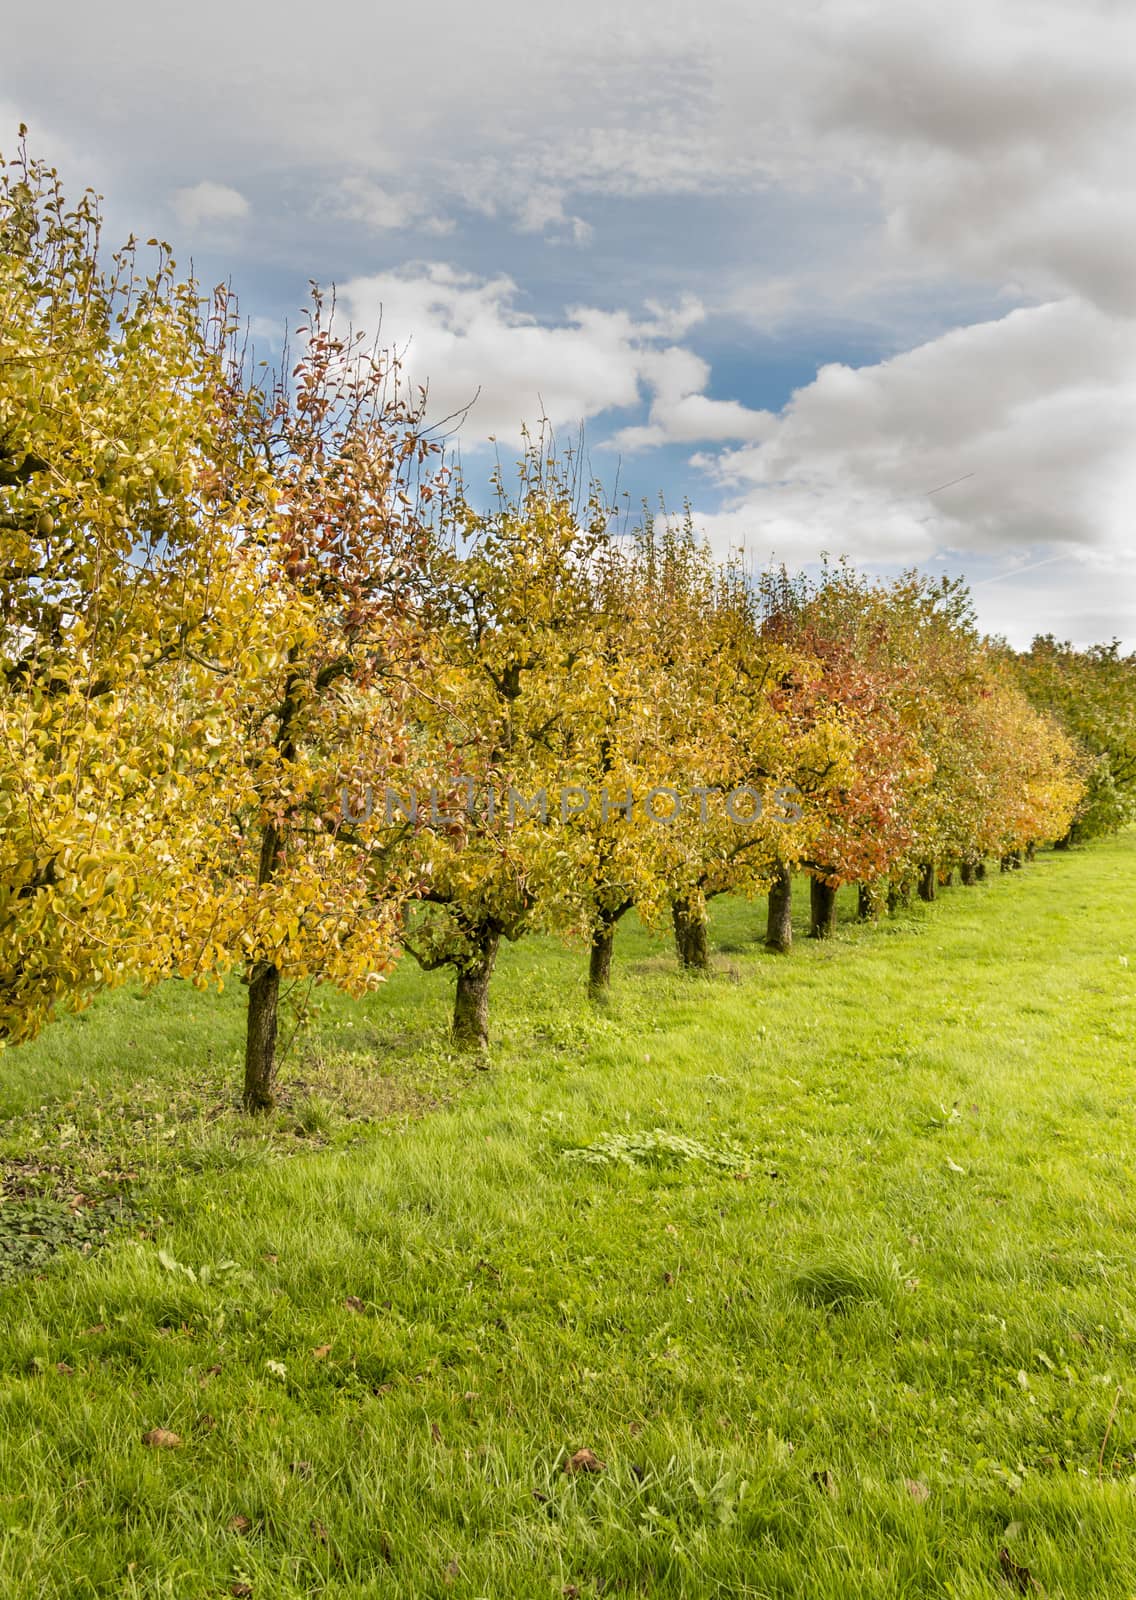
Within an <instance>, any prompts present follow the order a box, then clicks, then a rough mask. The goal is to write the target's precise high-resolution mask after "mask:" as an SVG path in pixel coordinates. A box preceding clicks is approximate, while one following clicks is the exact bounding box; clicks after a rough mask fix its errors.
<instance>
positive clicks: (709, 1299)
mask: <svg viewBox="0 0 1136 1600" xmlns="http://www.w3.org/2000/svg"><path fill="white" fill-rule="evenodd" d="M1134 864H1136V835H1133V834H1128V835H1125V836H1122V837H1121V838H1120V839H1117V840H1115V841H1112V842H1109V843H1106V844H1103V845H1100V846H1097V847H1094V848H1093V849H1092V850H1091V851H1085V852H1077V853H1073V854H1069V855H1065V856H1061V855H1052V854H1046V855H1043V856H1042V857H1040V858H1039V859H1038V861H1037V862H1036V863H1035V864H1034V865H1033V866H1031V867H1029V868H1027V869H1026V870H1025V871H1023V872H1021V873H1015V874H1012V875H1008V876H1005V877H1001V876H995V877H994V878H993V879H992V881H990V882H988V883H987V884H985V885H982V886H979V887H977V888H975V889H969V890H964V889H962V888H956V889H954V890H950V891H947V892H945V893H944V894H943V895H942V897H941V899H940V901H939V902H938V903H937V904H936V905H935V906H934V907H931V908H926V909H925V908H917V909H916V910H915V911H914V912H912V913H911V914H910V915H907V916H904V917H902V918H900V919H897V920H896V921H894V922H891V923H888V922H886V921H885V922H884V923H882V924H881V925H880V927H879V928H877V929H860V928H856V927H854V926H853V925H852V924H851V923H850V922H849V921H847V920H846V921H845V922H844V923H843V924H842V927H841V932H840V934H839V936H838V937H837V939H836V940H834V941H833V942H831V943H830V944H807V943H803V942H802V943H801V944H800V945H799V946H798V947H797V949H796V950H795V951H794V953H793V955H792V956H791V957H790V958H788V959H784V958H778V957H773V956H767V955H766V954H764V952H763V951H762V950H761V947H760V943H759V941H758V939H757V937H756V935H758V934H759V933H760V931H761V923H762V920H763V907H762V906H747V905H745V904H741V903H731V904H728V905H721V906H719V905H717V904H716V905H715V908H714V933H715V937H716V939H717V941H718V945H719V953H718V955H717V958H716V959H717V967H718V972H717V975H716V976H715V977H714V978H713V979H711V980H709V981H707V980H705V979H699V978H684V977H682V976H680V975H679V974H677V973H676V972H675V971H674V970H673V964H672V961H671V958H670V956H669V954H668V952H667V950H666V947H665V945H663V944H661V943H659V942H657V941H652V940H650V939H648V938H647V937H646V935H644V934H643V933H642V932H641V931H640V930H638V929H634V928H630V929H627V930H626V931H624V930H621V933H620V938H619V941H618V945H617V961H618V966H619V971H618V976H617V980H616V987H615V992H614V995H613V1000H612V1003H611V1005H610V1006H609V1007H607V1008H606V1009H604V1010H603V1011H601V1012H596V1011H594V1010H592V1009H591V1008H589V1006H588V1004H587V1002H586V999H585V996H584V972H583V959H582V957H581V955H580V953H579V952H578V951H567V950H564V949H562V948H561V947H559V946H558V945H556V944H554V943H552V942H550V941H532V942H531V943H528V944H525V945H522V946H520V947H518V948H516V949H511V950H509V951H507V952H506V954H505V956H504V958H503V960H502V963H501V969H500V972H499V975H498V977H497V979H495V982H494V1030H495V1036H496V1039H497V1040H498V1043H497V1045H496V1046H495V1049H494V1052H493V1055H492V1065H491V1070H490V1071H488V1072H484V1071H477V1070H475V1069H473V1068H472V1067H470V1066H469V1065H468V1064H467V1063H465V1062H463V1061H461V1060H460V1059H457V1058H454V1057H452V1056H451V1055H450V1054H449V1052H448V1049H447V1045H446V1038H445V1026H446V1021H447V1009H448V1004H449V995H450V986H449V984H448V983H447V980H446V978H445V976H444V975H441V974H432V975H429V976H423V975H422V974H419V973H417V972H415V971H413V970H412V969H411V968H410V967H409V966H407V967H405V968H403V969H402V970H400V971H399V972H398V973H397V974H396V975H395V977H394V979H393V980H392V982H391V983H390V985H389V986H388V987H387V988H386V989H385V990H384V992H383V993H382V994H381V995H378V996H376V997H374V998H373V999H372V1000H370V1001H368V1002H366V1003H365V1004H362V1005H357V1006H356V1005H350V1004H348V1003H346V1002H343V1001H341V1000H339V999H337V998H335V997H330V998H327V999H326V1001H325V1000H321V1008H320V1009H319V1010H318V1012H317V1013H316V1014H315V1016H314V1018H313V1019H312V1022H311V1024H310V1026H309V1028H308V1029H307V1031H305V1032H304V1033H303V1034H302V1035H301V1036H300V1037H299V1038H298V1039H297V1041H296V1043H295V1044H294V1046H293V1048H292V1050H291V1052H290V1054H289V1057H288V1064H287V1076H288V1079H289V1082H288V1092H287V1096H286V1102H285V1104H284V1106H283V1107H282V1108H281V1110H280V1111H279V1113H278V1114H276V1115H274V1117H273V1118H272V1119H271V1121H270V1123H269V1124H268V1125H267V1126H264V1127H261V1126H257V1127H253V1128H250V1127H249V1126H248V1125H247V1124H246V1123H244V1122H243V1121H242V1119H241V1118H240V1117H239V1115H238V1114H237V1113H236V1112H235V1111H234V1110H233V1108H232V1098H233V1092H234V1089H235V1086H236V1079H237V1068H238V1061H239V1054H240V1023H241V1016H240V1005H241V1000H242V998H243V991H241V990H240V989H239V987H238V988H236V989H234V991H233V992H230V993H226V994H225V995H223V996H221V997H216V996H213V997H209V996H201V995H198V994H195V993H194V992H193V991H192V990H191V989H189V988H187V987H186V986H184V985H179V984H170V985H168V986H166V987H165V988H164V989H163V990H162V991H161V992H159V993H157V994H155V995H152V996H150V997H148V998H139V997H135V996H134V995H132V994H129V993H126V994H120V995H116V996H112V997H108V998H107V999H105V1000H104V1001H102V1002H101V1003H99V1004H98V1005H96V1006H95V1007H94V1008H92V1010H91V1011H90V1012H89V1013H87V1014H86V1015H85V1016H84V1017H82V1018H69V1019H65V1020H63V1021H61V1022H60V1023H59V1024H58V1025H56V1026H55V1027H53V1028H52V1029H51V1030H49V1031H48V1033H47V1034H45V1035H44V1037H43V1038H42V1039H41V1040H39V1041H37V1042H36V1043H35V1044H34V1045H31V1046H25V1047H21V1048H20V1049H18V1050H14V1051H10V1052H8V1053H7V1054H5V1055H3V1056H0V1112H2V1114H3V1116H4V1117H5V1118H6V1120H5V1121H4V1123H3V1124H2V1126H0V1151H2V1152H3V1154H4V1156H5V1172H6V1175H7V1177H6V1186H7V1192H8V1198H7V1199H6V1201H5V1203H4V1205H3V1206H0V1238H2V1237H3V1235H4V1232H5V1230H6V1233H7V1237H8V1240H9V1244H10V1245H11V1248H10V1250H9V1253H8V1259H9V1276H11V1277H14V1281H12V1282H10V1283H8V1284H7V1286H0V1330H2V1339H0V1593H2V1594H3V1595H4V1596H6V1597H12V1600H22V1597H25V1596H26V1597H29V1600H30V1597H32V1596H34V1597H36V1600H53V1597H56V1596H58V1597H60V1600H63V1597H66V1600H78V1597H90V1596H116V1597H118V1596H123V1597H141V1596H146V1597H157V1596H169V1597H175V1600H196V1597H199V1596H200V1597H205V1596H210V1597H211V1596H224V1595H227V1594H252V1595H255V1596H257V1597H258V1600H290V1597H293V1596H297V1597H298V1596H311V1595H321V1596H324V1595H326V1596H376V1597H380V1596H400V1597H401V1596H406V1597H432V1596H454V1597H455V1600H457V1597H470V1600H477V1597H481V1596H492V1597H494V1600H496V1597H499V1596H500V1597H513V1596H519V1597H527V1596H540V1597H544V1596H550V1597H555V1596H565V1595H567V1596H571V1595H579V1596H594V1595H607V1596H612V1595H650V1596H708V1597H709V1596H730V1597H734V1596H739V1597H740V1596H746V1597H755V1600H756V1597H774V1596H777V1597H789V1596H793V1597H800V1600H858V1597H880V1600H884V1597H886V1600H895V1597H905V1596H954V1597H958V1600H962V1597H966V1600H972V1597H978V1596H990V1597H997V1596H1002V1597H1004V1600H1005V1597H1008V1596H1011V1595H1013V1594H1016V1593H1018V1592H1025V1590H1026V1589H1028V1591H1029V1592H1031V1593H1034V1594H1039V1593H1041V1592H1042V1591H1044V1593H1045V1594H1046V1595H1049V1596H1068V1597H1070V1600H1074V1597H1076V1600H1080V1597H1090V1596H1091V1597H1094V1600H1095V1597H1111V1596H1116V1597H1124V1600H1131V1597H1132V1596H1133V1595H1136V1539H1134V1530H1136V1273H1134V1267H1136V1259H1134V1254H1136V1253H1134V1239H1136V1185H1134V1184H1133V1182H1132V1173H1133V1166H1134V1160H1133V1158H1134V1150H1133V1115H1134V1111H1136V1084H1134V1081H1133V1071H1132V1067H1133V1051H1132V1039H1133V978H1134V971H1136V912H1134V910H1133V907H1132V904H1131V897H1130V884H1131V881H1132V872H1133V866H1134ZM842 898H843V897H842ZM846 910H847V911H849V912H850V910H851V900H850V897H849V905H848V907H847V908H846ZM1130 961H1131V962H1132V963H1133V966H1131V967H1130V966H1129V962H1130ZM33 1206H38V1207H40V1208H41V1211H42V1212H43V1214H44V1215H49V1217H50V1218H51V1219H54V1220H53V1221H52V1223H51V1226H50V1227H49V1226H48V1225H47V1224H46V1223H44V1222H42V1220H41V1223H40V1224H39V1225H35V1226H33V1223H34V1217H35V1213H33V1212H29V1210H28V1208H30V1207H33ZM21 1216H23V1217H24V1218H25V1219H26V1218H28V1217H29V1216H31V1218H32V1221H31V1222H26V1223H25V1224H21V1223H20V1217H21ZM92 1217H94V1218H95V1219H96V1220H95V1221H92V1220H91V1219H92ZM13 1219H14V1220H13ZM69 1219H70V1220H69ZM75 1219H78V1222H76V1220H75ZM21 1240H23V1243H21V1242H20V1241H21ZM13 1241H14V1242H13ZM57 1245H62V1246H64V1248H62V1249H56V1246H57ZM72 1246H73V1247H72ZM84 1251H85V1252H86V1253H81V1252H84ZM3 1259H4V1258H3V1255H2V1254H0V1263H2V1262H3ZM44 1262H46V1265H44ZM21 1268H28V1269H33V1270H20V1269H21ZM154 1428H164V1429H169V1430H172V1431H174V1432H175V1433H176V1434H178V1435H179V1436H180V1439H181V1444H180V1446H179V1447H177V1448H171V1449H159V1448H152V1447H148V1446H146V1445H144V1444H143V1435H144V1434H146V1433H148V1432H149V1430H151V1429H154ZM583 1449H588V1450H591V1451H593V1452H594V1453H595V1456H596V1457H597V1458H598V1460H599V1461H600V1462H602V1463H604V1465H603V1468H602V1470H594V1471H587V1470H578V1471H566V1470H564V1468H565V1463H566V1462H568V1461H569V1459H570V1458H571V1457H572V1456H573V1455H574V1454H575V1453H576V1452H577V1451H580V1450H583ZM1003 1549H1004V1550H1005V1551H1006V1556H1005V1557H1004V1558H1002V1559H1000V1551H1002V1550H1003ZM1026 1569H1028V1573H1029V1574H1031V1575H1032V1579H1033V1580H1034V1582H1036V1584H1037V1585H1038V1586H1039V1587H1036V1588H1034V1587H1030V1580H1029V1578H1027V1576H1026V1575H1025V1573H1026Z"/></svg>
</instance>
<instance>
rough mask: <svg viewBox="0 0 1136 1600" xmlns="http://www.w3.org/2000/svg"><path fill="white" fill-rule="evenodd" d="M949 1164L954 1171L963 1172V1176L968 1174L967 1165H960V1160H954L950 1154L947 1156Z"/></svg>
mask: <svg viewBox="0 0 1136 1600" xmlns="http://www.w3.org/2000/svg"><path fill="white" fill-rule="evenodd" d="M947 1166H948V1167H949V1168H950V1170H951V1171H952V1172H961V1173H962V1175H963V1177H965V1176H966V1168H965V1167H960V1166H959V1164H958V1162H957V1161H952V1160H951V1158H950V1157H949V1156H948V1157H947Z"/></svg>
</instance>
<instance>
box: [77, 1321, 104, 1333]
mask: <svg viewBox="0 0 1136 1600" xmlns="http://www.w3.org/2000/svg"><path fill="white" fill-rule="evenodd" d="M105 1332H106V1323H105V1322H95V1323H92V1324H91V1326H90V1327H89V1328H84V1329H83V1333H84V1335H86V1334H88V1333H105Z"/></svg>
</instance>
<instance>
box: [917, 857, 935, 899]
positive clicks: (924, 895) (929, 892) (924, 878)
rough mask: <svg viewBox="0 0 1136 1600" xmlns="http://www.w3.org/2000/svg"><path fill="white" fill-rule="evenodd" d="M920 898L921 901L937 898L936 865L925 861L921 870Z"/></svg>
mask: <svg viewBox="0 0 1136 1600" xmlns="http://www.w3.org/2000/svg"><path fill="white" fill-rule="evenodd" d="M919 898H920V900H928V901H930V900H933V899H934V898H935V863H934V862H933V861H925V862H924V863H923V865H922V866H921V867H920V868H919Z"/></svg>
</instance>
